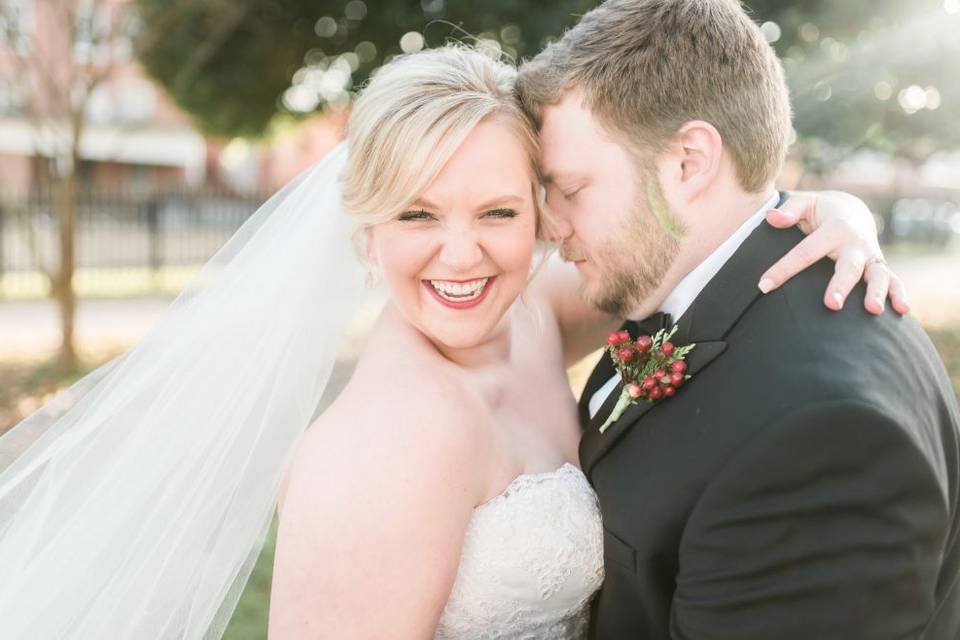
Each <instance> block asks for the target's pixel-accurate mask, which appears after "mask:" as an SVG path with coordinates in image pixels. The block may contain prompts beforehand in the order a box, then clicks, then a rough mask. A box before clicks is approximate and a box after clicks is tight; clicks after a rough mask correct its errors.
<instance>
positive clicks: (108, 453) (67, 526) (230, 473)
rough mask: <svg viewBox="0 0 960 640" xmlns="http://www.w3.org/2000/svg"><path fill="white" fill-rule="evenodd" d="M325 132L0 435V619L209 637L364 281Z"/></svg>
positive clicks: (81, 634) (86, 632)
mask: <svg viewBox="0 0 960 640" xmlns="http://www.w3.org/2000/svg"><path fill="white" fill-rule="evenodd" d="M345 157H346V145H345V144H341V145H340V146H338V147H337V148H336V149H335V150H334V151H332V152H331V153H330V154H329V155H328V156H326V157H325V158H324V159H323V160H322V161H321V162H320V163H318V164H317V165H316V166H314V167H313V168H311V169H309V170H307V171H306V172H304V173H303V174H301V175H300V176H299V177H298V178H297V179H295V180H294V181H293V182H292V183H291V184H289V185H287V186H286V187H284V189H283V190H281V191H280V192H279V193H277V194H276V195H274V196H273V197H272V198H271V199H270V200H269V201H268V202H267V203H266V204H264V205H263V206H262V207H261V208H260V209H259V210H258V211H257V212H256V213H255V214H254V215H253V217H251V218H250V219H249V220H248V221H247V222H246V223H245V224H244V225H243V226H242V227H241V228H240V230H239V231H237V233H236V234H235V235H234V236H233V237H232V238H231V239H230V241H229V242H228V243H227V244H226V245H225V246H224V247H223V248H222V249H221V250H220V251H219V252H218V253H217V254H216V255H215V256H214V257H213V258H212V259H211V260H210V262H209V263H207V264H206V265H205V266H204V267H203V269H202V270H201V271H200V273H199V274H198V275H197V276H196V277H195V279H194V280H193V282H192V283H191V284H190V285H189V287H188V288H187V289H186V291H184V293H182V294H181V295H180V296H179V297H178V298H177V299H176V300H175V301H174V302H173V304H172V305H171V307H170V309H169V310H168V312H167V313H166V315H165V316H164V317H163V318H162V319H161V320H160V321H159V322H158V323H157V325H156V326H155V327H154V328H153V330H152V331H151V332H150V333H149V334H148V335H147V336H146V337H145V338H144V339H143V340H142V341H141V342H140V343H138V344H137V345H136V346H135V347H133V348H132V349H130V350H129V351H128V352H126V353H125V354H123V355H122V356H120V357H118V358H116V359H114V360H113V361H111V362H109V363H107V364H106V365H104V366H102V367H100V368H99V369H97V370H95V371H93V372H92V373H90V374H89V375H87V376H86V377H85V378H83V379H81V380H80V381H79V382H77V383H76V384H74V385H73V386H72V387H70V388H69V389H68V390H66V391H65V392H64V393H62V394H61V395H60V396H59V397H58V398H56V399H55V400H54V401H52V402H50V403H48V404H47V405H46V406H44V407H42V408H41V409H40V410H39V411H37V412H36V413H34V414H32V415H31V416H29V417H27V418H26V419H24V420H23V421H22V422H21V423H19V424H18V425H16V426H15V427H14V428H13V429H12V430H10V431H9V432H8V433H6V434H4V435H3V436H2V437H0V636H2V637H3V638H17V639H27V638H29V639H30V640H46V639H54V638H57V639H63V638H71V639H74V638H75V639H80V638H83V639H94V638H95V639H98V640H106V639H110V640H121V639H128V638H129V639H136V640H153V639H159V638H164V639H166V638H178V639H180V638H182V639H192V638H198V639H199V638H219V637H220V636H221V635H222V633H223V630H224V628H225V626H226V624H227V622H228V621H229V619H230V616H231V614H232V612H233V609H234V607H235V606H236V602H237V599H238V598H239V596H240V593H241V591H242V590H243V586H244V584H245V583H246V581H247V578H248V577H249V574H250V570H251V569H252V565H253V563H254V561H255V559H256V557H257V555H258V553H259V550H260V547H261V544H262V541H263V537H264V534H265V533H266V530H267V528H268V526H269V523H270V521H271V518H272V515H273V510H274V506H275V500H276V496H277V491H278V487H279V483H280V480H281V475H282V473H283V470H284V467H285V465H286V463H287V462H288V460H289V459H290V457H291V454H292V450H293V447H294V445H295V444H296V442H297V440H298V438H299V436H300V435H301V434H302V433H303V431H304V430H305V428H306V427H307V426H308V424H309V423H310V421H311V419H312V418H313V417H314V414H315V413H316V411H317V407H318V404H319V401H320V396H321V393H322V392H323V390H324V388H325V386H326V384H327V381H328V379H329V377H330V373H331V370H332V367H333V364H334V361H335V354H336V348H337V344H338V342H339V339H340V337H341V335H342V334H343V332H344V329H345V327H346V324H347V323H348V321H349V320H350V319H351V318H352V317H353V315H354V313H355V312H356V310H357V309H358V307H359V305H360V303H361V302H362V299H363V296H364V286H363V281H364V278H363V268H362V267H361V265H360V262H359V260H358V259H357V257H356V254H355V252H354V250H353V245H352V243H351V242H350V240H349V236H350V224H349V220H348V219H347V216H346V214H344V213H343V212H342V210H341V207H340V191H339V184H338V178H339V174H340V172H341V170H342V168H343V165H344V161H345Z"/></svg>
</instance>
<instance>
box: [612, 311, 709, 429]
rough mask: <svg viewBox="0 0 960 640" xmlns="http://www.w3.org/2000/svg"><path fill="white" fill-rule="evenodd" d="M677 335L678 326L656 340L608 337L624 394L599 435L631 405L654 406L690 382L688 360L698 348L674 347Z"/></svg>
mask: <svg viewBox="0 0 960 640" xmlns="http://www.w3.org/2000/svg"><path fill="white" fill-rule="evenodd" d="M676 332H677V328H676V327H674V328H673V329H671V330H670V331H669V332H668V331H667V330H666V329H661V330H660V331H658V332H657V334H656V335H655V336H653V337H650V336H640V337H639V338H637V339H636V340H632V339H631V338H630V334H629V333H627V332H626V331H614V332H613V333H611V334H610V335H609V336H607V346H606V350H607V352H608V353H609V354H610V357H611V358H612V359H613V366H614V367H616V369H617V371H618V372H619V373H620V377H621V378H622V379H623V392H621V394H620V398H618V399H617V404H616V406H615V407H614V408H613V412H612V413H611V414H610V417H609V418H607V421H606V422H604V423H603V426H601V427H600V433H603V432H604V431H606V429H607V427H609V426H610V425H611V424H613V423H614V422H616V421H617V420H618V419H619V418H620V416H622V415H623V412H624V411H626V410H627V407H629V406H630V405H633V404H637V403H638V402H640V400H646V401H647V402H650V403H655V402H660V401H661V400H664V399H665V398H672V397H673V396H675V395H676V394H677V389H679V388H680V387H682V386H683V385H684V383H686V381H687V380H689V379H690V376H689V375H687V363H686V357H687V354H688V353H690V351H692V350H693V348H694V347H695V346H697V345H695V344H689V345H686V346H683V347H678V346H677V345H675V344H673V343H672V342H670V338H672V337H673V334H675V333H676Z"/></svg>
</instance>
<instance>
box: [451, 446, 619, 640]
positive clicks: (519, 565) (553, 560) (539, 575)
mask: <svg viewBox="0 0 960 640" xmlns="http://www.w3.org/2000/svg"><path fill="white" fill-rule="evenodd" d="M602 582H603V531H602V528H601V522H600V510H599V507H598V505H597V498H596V494H594V492H593V489H591V487H590V484H589V483H588V482H587V479H586V477H585V476H584V475H583V472H582V471H580V469H578V468H577V467H575V466H574V465H572V464H570V463H567V464H564V465H563V466H562V467H560V468H559V469H557V470H556V471H548V472H546V473H534V474H524V475H522V476H519V477H517V478H516V479H515V480H514V481H513V482H511V483H510V485H509V486H508V487H507V488H506V490H505V491H504V492H503V493H501V494H500V495H498V496H496V497H495V498H493V499H491V500H489V501H488V502H485V503H484V504H482V505H480V506H479V507H477V508H476V509H475V510H474V512H473V516H472V518H471V520H470V524H469V526H468V528H467V533H466V538H465V540H464V544H463V551H462V553H461V556H460V568H459V570H458V572H457V578H456V581H455V582H454V585H453V590H452V592H451V594H450V599H449V600H448V602H447V604H446V607H445V608H444V610H443V615H442V616H441V618H440V624H439V626H438V627H437V632H436V635H435V636H434V637H435V640H448V639H450V640H452V639H456V640H494V639H509V640H573V639H577V640H579V639H581V638H585V637H586V633H587V624H588V621H589V619H588V617H589V605H590V599H591V597H592V596H593V594H594V593H595V592H596V591H597V589H599V588H600V585H601V583H602Z"/></svg>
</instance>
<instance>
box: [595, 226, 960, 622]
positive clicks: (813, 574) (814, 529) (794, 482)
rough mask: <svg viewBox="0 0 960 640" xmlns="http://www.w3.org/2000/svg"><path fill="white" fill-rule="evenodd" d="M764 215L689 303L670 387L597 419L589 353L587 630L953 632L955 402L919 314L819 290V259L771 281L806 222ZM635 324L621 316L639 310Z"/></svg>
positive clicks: (601, 372)
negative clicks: (780, 281)
mask: <svg viewBox="0 0 960 640" xmlns="http://www.w3.org/2000/svg"><path fill="white" fill-rule="evenodd" d="M802 237H803V236H802V235H801V234H800V232H799V231H796V230H788V231H781V230H776V229H773V228H772V227H770V226H769V225H767V224H766V223H764V224H762V225H761V226H760V227H759V228H758V229H757V230H756V231H755V232H753V234H752V235H751V236H750V237H748V238H747V240H746V241H745V242H744V244H743V245H742V246H741V247H740V249H739V250H738V251H737V252H736V253H735V254H734V255H733V256H732V258H731V259H730V260H729V261H728V262H727V263H726V265H725V266H724V267H723V268H722V269H721V271H720V272H719V273H718V274H717V276H716V277H715V278H714V279H713V280H712V281H711V282H710V283H709V284H708V285H707V287H706V288H705V289H704V290H703V291H702V292H701V294H700V295H699V297H698V298H697V299H696V300H695V302H694V303H693V305H692V306H691V307H690V309H689V311H688V312H687V313H685V314H684V316H683V317H682V318H680V319H679V322H678V326H679V330H678V334H677V336H676V337H675V338H674V342H676V343H677V344H681V345H682V344H689V343H691V342H695V343H696V344H697V346H696V348H695V349H694V350H693V351H692V352H691V353H690V355H689V356H688V364H689V367H690V370H689V372H690V373H691V374H692V375H693V378H692V379H691V380H689V381H688V382H687V384H686V385H684V386H683V387H682V388H680V390H679V392H678V393H677V395H676V397H674V398H670V399H667V400H664V401H662V402H660V403H658V404H656V405H650V404H649V403H647V402H646V401H643V400H641V401H640V403H639V404H636V405H634V406H632V407H630V408H629V409H628V410H627V411H626V412H625V413H624V414H623V416H622V417H621V418H620V419H619V420H618V421H616V422H615V423H613V424H612V425H611V426H610V427H609V428H608V429H607V430H606V432H605V433H603V434H600V433H599V432H598V427H599V426H600V424H602V422H603V420H604V419H605V418H606V416H607V415H609V413H610V409H611V408H612V405H613V401H614V399H615V397H616V396H617V395H619V392H620V388H619V387H618V388H617V389H616V390H615V391H614V392H613V394H611V397H610V398H609V399H608V401H607V402H606V403H605V404H604V407H603V408H601V410H600V412H599V413H598V414H597V416H596V417H595V418H594V419H593V420H590V419H589V416H588V415H587V413H586V404H587V401H588V400H589V398H590V397H591V395H592V394H593V393H594V392H595V391H596V390H597V389H598V388H599V387H600V386H601V385H602V384H603V383H604V382H606V381H607V380H608V379H609V378H610V377H611V376H612V375H613V373H614V370H613V367H612V364H611V362H610V360H609V358H608V357H604V358H603V359H602V360H601V362H600V363H599V364H598V365H597V368H596V369H595V370H594V372H593V374H592V375H591V377H590V380H589V381H588V383H587V387H586V389H585V391H584V394H583V398H582V400H581V418H582V420H583V421H584V424H585V425H586V426H585V432H584V437H583V440H582V442H581V445H580V460H581V464H582V466H583V469H584V471H585V473H586V474H587V475H588V477H589V478H590V481H591V483H592V484H593V486H594V488H595V490H596V492H597V494H598V496H599V500H600V507H601V511H602V513H603V522H604V559H605V566H606V581H605V584H604V587H603V589H602V591H601V592H600V594H599V596H598V597H597V599H596V600H595V601H594V611H593V621H592V631H591V633H592V637H594V638H599V639H602V640H623V639H628V638H636V639H647V638H650V639H654V638H674V639H680V638H683V639H687V638H689V639H714V638H729V639H731V640H751V639H759V638H763V639H774V640H788V639H797V640H813V639H817V640H819V639H833V638H837V639H843V640H853V639H859V638H919V637H923V638H935V639H937V640H940V639H942V640H956V639H957V638H960V585H958V575H960V545H958V542H957V532H958V530H960V523H958V505H957V500H958V472H960V462H958V460H960V452H958V423H960V417H958V410H957V399H956V395H955V394H954V391H953V389H952V388H951V384H950V381H949V379H948V377H947V375H946V373H945V371H944V368H943V365H942V363H941V361H940V359H939V357H938V355H937V353H936V351H935V350H934V348H933V346H932V344H931V343H930V341H929V339H928V338H927V336H926V335H925V334H924V333H923V331H922V330H921V329H920V328H919V326H918V325H917V323H916V322H915V321H914V319H913V318H912V317H909V316H907V317H900V316H898V315H896V314H895V313H893V312H891V311H889V310H888V311H887V312H885V313H884V314H883V315H882V316H880V317H872V316H869V315H868V314H867V313H866V312H865V311H864V310H863V308H862V306H861V304H860V302H859V301H860V300H862V299H863V295H864V291H863V290H862V288H861V289H858V290H855V292H854V294H853V295H852V296H851V299H850V302H849V303H848V304H847V305H846V307H845V308H844V309H843V311H841V312H839V313H835V312H831V311H829V310H827V309H826V308H825V307H824V306H823V303H822V302H821V301H822V298H823V290H824V285H825V284H826V283H827V281H828V280H829V277H830V275H831V274H832V272H833V265H832V263H830V262H829V261H824V262H821V263H819V264H817V265H815V266H814V267H812V268H810V269H808V270H807V271H805V272H804V273H802V274H800V275H798V276H797V277H795V278H793V279H792V280H791V281H790V282H788V283H787V284H786V285H784V286H782V287H781V288H779V289H778V290H776V291H774V292H772V293H770V294H767V295H762V294H760V292H759V291H758V289H757V286H756V283H757V282H758V280H759V279H760V276H761V275H762V273H763V272H764V271H765V270H766V269H767V268H768V267H769V266H770V265H771V264H773V262H775V261H776V259H777V258H779V257H780V256H782V255H783V254H784V253H786V252H787V250H788V249H790V248H791V247H792V246H793V245H795V244H796V243H797V242H799V240H800V239H802ZM628 326H629V323H628Z"/></svg>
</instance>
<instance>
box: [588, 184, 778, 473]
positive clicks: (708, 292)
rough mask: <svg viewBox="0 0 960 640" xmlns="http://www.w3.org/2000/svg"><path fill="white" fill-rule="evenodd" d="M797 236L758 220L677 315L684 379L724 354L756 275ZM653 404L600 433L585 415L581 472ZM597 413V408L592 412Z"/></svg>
mask: <svg viewBox="0 0 960 640" xmlns="http://www.w3.org/2000/svg"><path fill="white" fill-rule="evenodd" d="M781 201H782V200H781ZM796 242H797V232H791V231H780V230H777V229H774V228H773V227H771V226H770V225H768V224H766V223H765V222H764V223H762V224H761V225H760V226H759V227H758V228H757V229H756V230H755V231H754V232H753V233H752V234H751V235H750V236H749V237H748V238H747V239H746V240H745V241H744V243H743V244H742V245H741V246H740V248H739V249H738V250H737V252H736V253H734V254H733V256H731V258H730V260H728V261H727V263H726V264H725V265H724V266H723V267H722V268H721V269H720V271H719V272H718V273H717V275H716V276H715V277H714V278H713V279H712V280H711V281H710V283H709V284H708V285H707V286H706V287H705V288H704V290H703V291H702V292H701V293H700V295H699V296H697V298H696V300H694V302H693V304H692V305H691V306H690V308H689V309H688V310H687V312H686V313H685V314H684V315H683V317H681V318H680V320H679V322H678V323H677V325H678V326H677V333H676V335H675V336H674V342H675V343H676V344H679V345H685V344H690V343H695V344H696V345H697V346H696V347H694V349H693V350H692V351H691V352H690V354H689V355H688V356H687V358H686V360H687V366H688V373H689V374H690V375H691V376H693V378H692V379H691V380H690V381H689V383H688V385H695V384H697V379H696V375H697V374H698V373H699V372H701V371H703V369H705V368H706V367H707V366H708V365H710V363H712V362H713V361H714V360H716V359H717V358H718V357H719V356H720V355H721V354H723V352H724V351H725V350H726V348H727V343H726V342H725V338H726V335H727V334H728V333H729V331H730V329H732V328H733V327H734V326H735V325H736V323H737V321H738V320H739V319H740V317H741V316H742V315H743V314H744V313H745V312H746V311H747V309H748V308H749V307H750V305H751V304H753V302H754V301H756V300H757V298H759V297H760V296H761V295H762V294H761V293H760V290H759V289H758V288H757V285H756V283H757V282H758V281H759V279H760V276H761V275H763V273H764V271H766V270H767V269H768V268H769V267H770V265H772V264H773V262H774V261H775V260H776V258H778V257H779V256H782V255H784V254H785V253H786V252H787V251H788V250H789V249H790V248H791V247H793V246H794V245H795V244H796ZM687 389H688V387H687V386H686V385H685V386H684V387H682V388H681V389H680V390H679V392H678V393H677V395H676V397H674V398H670V399H669V400H665V401H663V402H669V403H675V402H683V401H684V396H685V395H686V394H685V391H687ZM616 393H617V395H619V388H618V390H617V391H616ZM608 401H609V398H608ZM657 406H658V405H657V404H652V403H650V402H648V401H646V400H640V401H639V402H638V403H636V404H634V405H631V406H630V407H629V408H628V409H627V410H626V411H625V412H624V413H623V415H622V416H620V418H619V419H618V420H617V421H616V422H614V423H613V424H611V425H610V426H609V427H607V429H606V430H605V431H604V433H602V434H601V433H600V430H599V427H600V425H602V424H603V422H602V421H601V422H598V421H597V419H596V418H595V419H594V420H592V421H590V423H589V424H588V426H587V428H586V430H585V432H584V435H583V438H582V439H581V441H580V465H581V467H582V468H583V471H584V473H587V474H589V473H590V470H591V469H592V468H593V466H594V465H595V464H596V463H597V461H599V460H600V458H602V457H603V455H604V454H605V453H606V452H607V451H609V450H610V448H611V447H612V446H613V445H614V444H616V442H617V441H618V440H619V439H620V438H621V437H623V435H624V434H626V433H627V432H628V431H629V430H630V429H632V428H633V427H634V426H636V425H637V423H639V422H640V421H641V420H642V419H643V418H644V417H645V416H646V415H647V414H648V413H649V412H650V411H651V410H652V409H654V408H655V407H657ZM601 413H602V412H598V414H597V417H599V416H600V415H601ZM607 415H609V412H607Z"/></svg>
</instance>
